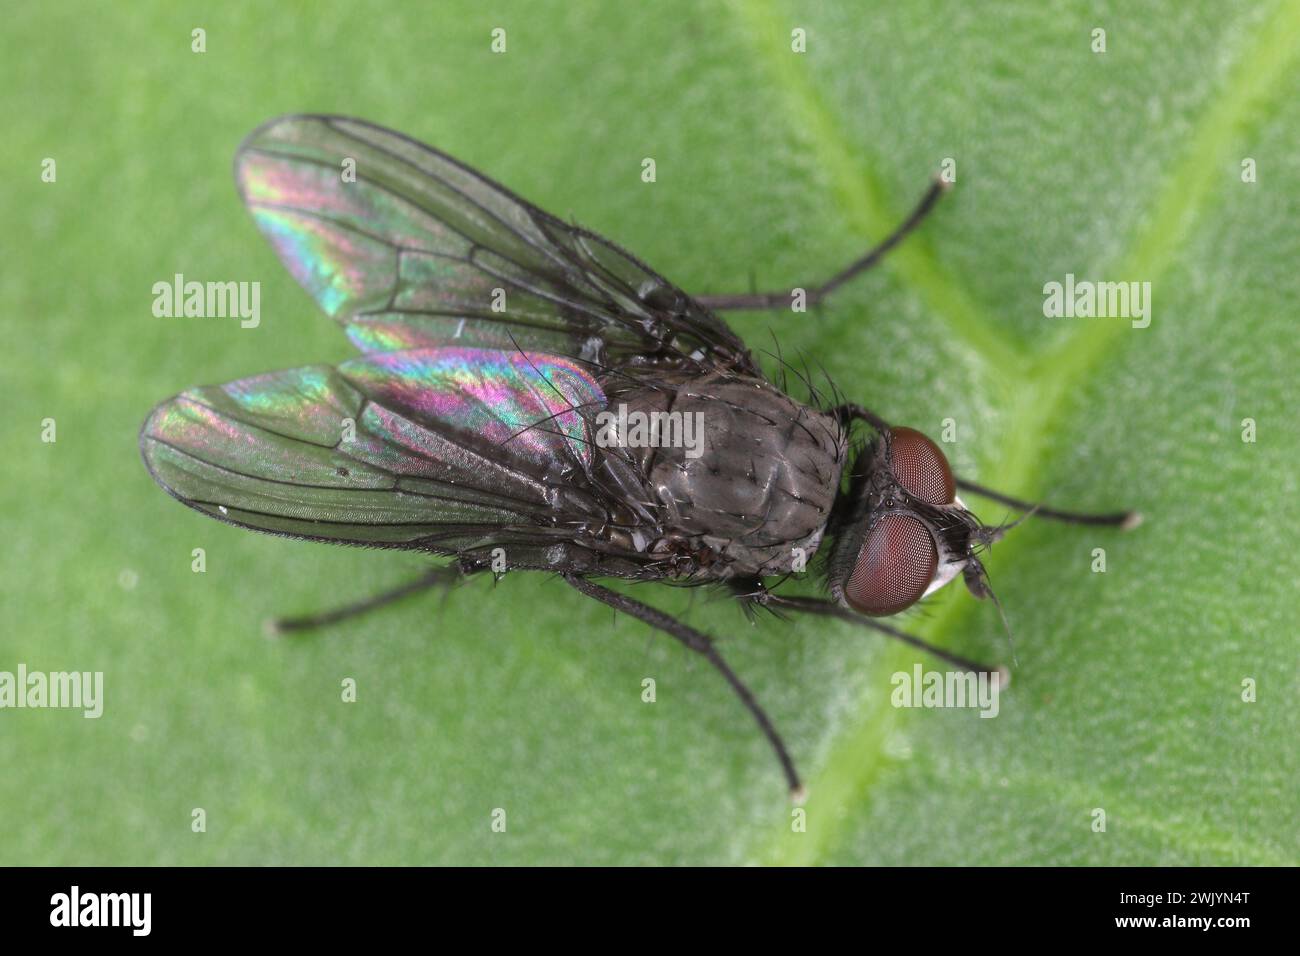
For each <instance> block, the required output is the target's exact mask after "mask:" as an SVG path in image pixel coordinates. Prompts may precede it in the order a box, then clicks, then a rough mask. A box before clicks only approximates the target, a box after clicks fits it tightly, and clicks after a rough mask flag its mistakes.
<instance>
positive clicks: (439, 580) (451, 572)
mask: <svg viewBox="0 0 1300 956" xmlns="http://www.w3.org/2000/svg"><path fill="white" fill-rule="evenodd" d="M476 570H478V568H477V567H475V566H474V565H464V564H462V563H460V562H459V561H458V562H456V563H454V564H449V565H447V566H446V567H443V568H432V569H431V570H429V571H426V572H425V573H424V574H422V575H420V576H419V577H418V578H416V579H415V580H413V581H407V582H406V583H405V584H403V585H401V586H399V587H395V588H393V589H392V590H390V591H384V592H382V593H380V594H376V595H374V596H373V597H368V598H365V599H364V600H361V601H353V602H352V603H350V604H344V605H343V606H342V607H336V608H334V609H333V610H330V611H322V612H321V613H319V614H305V615H303V616H301V617H281V618H272V619H271V620H269V621H267V622H266V631H267V633H268V634H269V635H271V636H277V635H280V634H289V633H292V632H294V631H310V630H314V629H316V628H318V627H326V626H328V625H330V624H337V623H338V622H339V621H346V620H348V619H349V618H353V617H360V616H361V615H362V614H367V613H369V612H370V611H375V610H378V609H379V608H381V607H386V606H387V605H389V604H393V603H395V602H397V601H400V600H401V599H402V598H404V597H409V596H410V595H412V594H416V593H418V592H420V591H425V590H428V589H429V588H438V587H441V588H450V587H451V586H452V585H454V584H458V583H460V581H461V579H462V578H464V577H465V576H466V575H468V574H472V573H473V572H474V571H476Z"/></svg>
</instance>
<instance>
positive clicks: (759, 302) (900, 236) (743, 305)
mask: <svg viewBox="0 0 1300 956" xmlns="http://www.w3.org/2000/svg"><path fill="white" fill-rule="evenodd" d="M948 185H949V184H948V183H947V182H946V181H945V180H943V179H940V178H939V177H937V176H936V177H935V178H934V181H933V182H932V183H931V184H930V188H929V189H927V190H926V192H925V195H924V196H922V197H921V201H920V202H919V203H917V204H916V208H915V209H913V210H912V213H911V215H909V216H908V217H907V218H906V219H905V220H903V222H902V224H901V225H899V226H898V228H897V229H895V230H894V231H893V232H892V233H890V234H889V236H888V237H886V238H885V240H884V241H883V242H881V243H880V244H879V245H877V246H875V247H874V248H872V249H871V250H869V251H868V252H867V253H866V254H865V255H863V256H861V257H859V258H857V259H855V260H853V261H852V262H850V263H849V264H848V265H847V266H845V267H844V268H843V269H841V270H840V271H839V272H837V273H836V274H835V275H833V276H832V277H831V278H829V279H827V280H826V281H825V282H823V283H821V284H820V285H814V286H812V287H811V288H805V289H804V291H805V293H806V295H807V301H808V304H809V305H817V304H818V303H820V302H821V301H822V300H823V299H825V298H826V297H827V296H828V295H830V294H831V293H832V292H834V291H835V290H836V289H838V288H839V287H840V286H842V285H843V284H844V283H846V282H848V281H849V280H850V279H853V278H855V277H857V276H858V275H860V274H862V273H863V272H866V271H867V270H868V269H870V268H871V267H872V266H874V265H875V264H876V263H877V262H879V261H880V260H881V259H883V258H884V257H885V253H887V252H889V250H891V249H893V248H894V247H895V246H896V245H898V244H899V243H900V242H902V241H903V240H904V239H905V238H906V237H907V234H908V233H910V232H911V231H912V230H914V229H915V228H916V227H917V226H919V225H920V224H921V222H922V221H923V220H924V219H925V217H926V216H928V215H929V214H930V210H932V209H933V208H934V205H935V203H937V202H938V201H939V197H940V196H942V195H943V194H944V193H945V192H946V191H947V189H948ZM792 295H793V291H792V290H790V289H782V290H780V291H778V292H746V293H741V294H738V295H697V296H694V297H693V298H694V299H695V301H696V302H699V303H700V304H701V305H704V306H707V307H708V308H710V309H715V310H717V311H725V310H727V309H774V308H779V307H782V306H788V305H790V303H791V301H792V298H791V297H792Z"/></svg>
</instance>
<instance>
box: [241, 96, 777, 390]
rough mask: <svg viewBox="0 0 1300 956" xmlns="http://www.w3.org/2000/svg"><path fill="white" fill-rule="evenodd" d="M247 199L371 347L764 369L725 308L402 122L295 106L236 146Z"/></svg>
mask: <svg viewBox="0 0 1300 956" xmlns="http://www.w3.org/2000/svg"><path fill="white" fill-rule="evenodd" d="M235 177H236V180H237V181H238V183H239V189H240V193H241V195H242V196H243V199H244V202H245V204H246V205H247V206H248V208H249V209H250V210H251V211H252V214H253V217H254V219H256V221H257V224H258V226H259V227H260V228H261V230H262V232H263V233H264V234H265V235H266V236H267V238H268V239H270V241H271V244H272V245H273V246H274V247H275V250H276V252H277V253H279V256H280V258H281V260H282V261H283V262H284V264H285V265H286V266H287V267H288V269H289V271H290V272H292V273H293V275H294V277H295V278H296V279H297V280H298V282H299V283H301V284H302V286H303V287H304V288H305V289H306V290H307V291H308V292H309V293H311V295H312V297H313V298H314V299H315V300H316V301H317V303H318V304H319V305H320V307H321V308H322V309H324V311H325V312H326V313H328V314H329V315H330V316H332V317H333V318H335V319H336V320H337V321H339V322H340V323H341V324H342V325H343V327H344V329H345V330H346V331H347V335H348V337H349V338H350V339H351V340H352V342H353V343H354V344H355V345H356V346H357V348H359V349H361V351H363V352H382V351H388V350H392V349H402V348H416V347H436V346H446V345H469V346H477V347H484V348H497V349H509V348H512V347H516V345H517V346H518V347H521V348H524V349H528V350H533V351H541V352H547V353H550V354H553V355H567V356H571V357H574V358H579V359H582V360H585V361H589V362H594V363H598V364H600V365H622V364H625V363H641V362H646V361H654V360H659V359H663V358H665V357H667V358H675V359H686V360H688V361H691V362H694V363H697V364H699V365H703V366H711V367H717V368H728V369H732V370H735V371H737V372H741V373H744V374H748V375H761V372H760V371H759V369H758V367H757V365H756V364H755V363H754V361H753V359H752V358H751V357H750V355H749V353H748V351H747V350H746V349H745V346H744V343H743V342H741V340H740V339H739V338H738V337H737V336H736V335H735V333H733V332H732V331H731V329H729V328H728V327H727V325H726V323H724V322H723V321H722V320H721V319H719V318H718V317H717V316H715V315H714V314H713V313H712V312H710V311H709V310H708V309H707V308H705V307H704V306H702V305H700V304H699V303H697V302H694V301H693V300H692V299H691V298H690V297H689V296H687V295H686V294H685V293H684V292H682V291H681V290H680V289H678V288H677V287H676V286H674V285H673V284H672V283H670V282H669V281H668V280H666V279H664V278H663V277H662V276H660V275H659V274H658V273H656V272H655V271H654V270H652V269H650V268H649V267H648V266H646V265H645V264H644V263H642V262H640V261H639V260H637V259H636V258H635V257H634V256H632V255H631V254H629V253H627V252H625V251H624V250H622V249H620V248H619V247H618V246H616V245H614V244H613V243H611V242H609V241H608V240H605V239H602V238H601V237H600V236H598V235H596V234H595V233H592V232H588V231H586V230H584V229H581V228H579V227H577V226H572V225H569V224H566V223H564V222H562V221H560V220H559V219H556V218H555V217H554V216H551V215H549V214H548V213H545V212H543V211H542V210H540V209H538V208H537V207H536V206H533V205H531V204H530V203H527V202H525V201H524V200H522V199H520V198H519V197H518V196H516V195H514V194H513V193H511V192H510V191H509V190H507V189H505V188H503V187H502V186H499V185H497V184H496V183H494V182H493V181H492V180H490V179H488V178H487V177H485V176H483V175H481V174H479V173H477V172H475V171H474V170H472V169H470V168H468V167H467V166H464V165H462V164H461V163H458V162H457V161H456V160H454V159H452V158H451V157H449V156H446V155H444V154H442V153H440V152H438V151H437V150H435V149H432V148H430V147H428V146H425V145H423V144H421V143H417V142H415V141H414V140H411V139H408V138H407V137H405V136H403V135H401V134H400V133H395V132H392V131H391V130H387V129H384V128H382V127H379V126H375V125H373V124H370V123H365V122H362V121H360V120H355V119H348V118H345V117H337V116H288V117H283V118H281V119H277V120H273V121H271V122H270V123H267V124H266V125H264V126H262V127H260V128H259V129H257V130H255V131H254V132H253V133H252V134H251V135H250V136H249V137H248V139H247V140H245V141H244V143H243V144H242V145H241V146H240V148H239V151H238V153H237V154H236V156H235Z"/></svg>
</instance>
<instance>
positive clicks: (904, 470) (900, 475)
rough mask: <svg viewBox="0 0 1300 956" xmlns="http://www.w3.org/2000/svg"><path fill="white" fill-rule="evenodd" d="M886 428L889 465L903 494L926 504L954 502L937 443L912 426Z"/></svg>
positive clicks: (949, 473) (952, 485)
mask: <svg viewBox="0 0 1300 956" xmlns="http://www.w3.org/2000/svg"><path fill="white" fill-rule="evenodd" d="M889 431H890V442H889V453H890V468H891V470H892V471H893V473H894V479H895V480H896V481H897V482H898V483H899V484H900V485H902V486H903V488H904V489H905V490H906V491H907V493H908V494H909V495H911V496H912V497H913V498H916V499H918V500H920V501H924V502H925V503H926V504H927V505H950V504H952V503H953V502H954V501H956V500H957V483H956V482H955V481H954V480H953V477H952V468H951V467H949V465H948V459H947V458H945V457H944V454H943V452H941V451H940V450H939V446H938V445H936V444H935V443H934V442H932V441H930V439H929V438H927V437H926V436H925V435H922V434H921V433H920V432H918V431H917V430H916V429H914V428H901V427H900V428H891V429H890V430H889Z"/></svg>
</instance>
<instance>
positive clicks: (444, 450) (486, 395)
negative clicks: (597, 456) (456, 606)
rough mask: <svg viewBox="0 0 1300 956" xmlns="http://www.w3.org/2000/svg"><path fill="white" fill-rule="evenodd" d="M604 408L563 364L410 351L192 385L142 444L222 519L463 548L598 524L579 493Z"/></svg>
mask: <svg viewBox="0 0 1300 956" xmlns="http://www.w3.org/2000/svg"><path fill="white" fill-rule="evenodd" d="M604 404H605V396H604V394H603V393H602V391H601V388H600V386H599V384H598V383H597V382H596V380H595V379H594V378H593V377H592V375H591V374H590V373H589V372H588V371H587V370H586V369H584V368H583V367H582V366H581V365H580V364H579V363H577V362H574V361H572V360H570V359H567V358H563V357H559V356H553V355H541V354H534V353H526V352H519V351H500V350H488V349H476V348H443V349H415V350H408V351H398V352H386V353H382V354H373V355H366V356H363V357H360V358H356V359H353V360H350V361H348V362H345V363H343V364H342V365H340V366H338V367H337V368H331V367H329V366H324V365H313V366H308V367H306V368H299V369H293V370H290V371H284V372H273V373H270V374H267V375H258V376H255V377H253V378H246V379H241V380H240V381H237V382H231V383H229V384H226V385H219V386H208V387H204V388H194V389H190V390H189V391H186V392H182V393H181V394H180V395H177V396H176V397H175V398H172V399H170V400H168V401H166V402H163V403H162V404H161V405H159V406H158V407H157V408H155V409H154V410H153V412H152V413H151V414H150V416H149V418H148V419H147V420H146V421H145V424H144V427H143V428H142V429H141V432H140V449H141V452H142V454H143V455H144V459H145V463H146V464H147V465H148V468H149V471H150V474H152V475H153V477H154V479H155V480H156V481H157V482H158V483H159V484H160V485H162V486H163V487H164V488H165V489H166V490H167V491H168V492H170V493H171V494H172V495H173V496H175V497H176V498H179V499H180V500H181V501H183V502H184V503H185V504H187V505H190V506H191V507H193V508H196V509H198V510H199V511H202V512H204V513H206V514H209V515H211V516H213V517H215V518H219V519H221V520H223V521H228V522H231V523H233V524H238V525H242V526H245V527H251V528H256V529H259V530H262V531H269V532H273V533H278V534H286V535H292V536H295V537H304V538H315V539H321V540H327V541H340V542H347V543H352V544H366V545H372V546H378V547H403V548H429V549H431V550H435V551H439V552H442V553H463V552H465V551H467V550H470V549H473V548H478V547H485V546H488V545H491V544H493V543H495V542H517V541H534V542H536V541H541V540H546V539H555V540H572V539H573V537H574V535H575V530H576V529H578V528H579V527H580V526H581V525H582V524H583V523H584V522H586V521H589V520H592V519H594V518H599V517H600V516H601V515H602V514H603V512H602V511H601V509H600V508H599V506H598V505H597V504H596V501H595V499H594V498H593V497H592V496H591V495H590V494H587V493H584V491H583V487H584V484H586V478H587V476H588V474H589V472H590V469H591V467H592V461H593V457H594V456H593V447H592V442H591V435H590V434H589V431H590V427H591V426H590V418H591V416H592V415H594V412H595V411H596V410H599V409H600V408H601V407H603V406H604ZM557 489H562V490H557Z"/></svg>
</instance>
